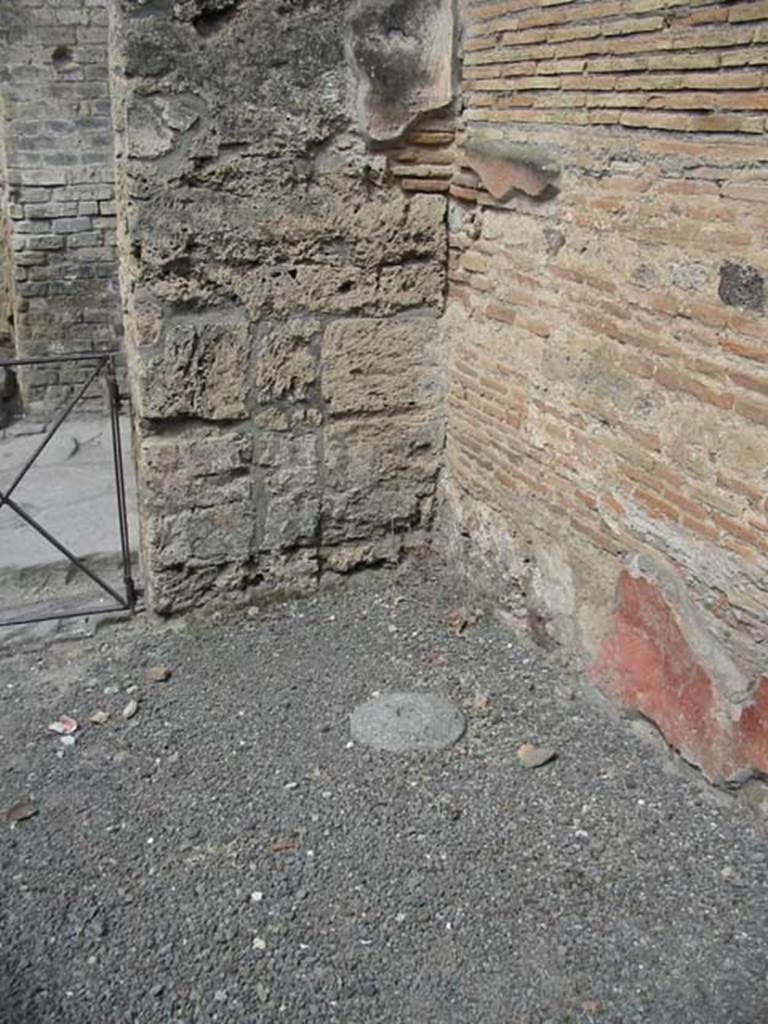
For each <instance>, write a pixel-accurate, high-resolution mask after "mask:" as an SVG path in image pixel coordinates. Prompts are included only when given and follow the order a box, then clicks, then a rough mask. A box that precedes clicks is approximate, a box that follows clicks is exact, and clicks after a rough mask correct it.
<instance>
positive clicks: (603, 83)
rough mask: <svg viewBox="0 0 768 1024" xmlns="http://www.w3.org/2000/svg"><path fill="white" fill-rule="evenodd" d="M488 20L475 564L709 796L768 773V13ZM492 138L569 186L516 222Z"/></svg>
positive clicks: (467, 402) (468, 485)
mask: <svg viewBox="0 0 768 1024" xmlns="http://www.w3.org/2000/svg"><path fill="white" fill-rule="evenodd" d="M463 7H464V17H465V36H464V58H463V79H462V84H463V96H464V114H463V122H464V123H463V133H462V131H460V133H459V136H458V139H457V143H458V154H459V156H458V167H457V171H456V173H455V174H454V176H453V180H452V183H451V186H450V195H451V197H452V199H451V209H450V223H451V252H450V267H451V273H450V280H451V284H450V289H449V306H448V324H449V339H450V344H449V383H450V398H449V415H448V460H447V485H446V487H447V494H448V498H449V501H448V505H449V507H450V508H452V509H453V516H452V526H451V527H450V528H449V530H448V536H449V539H450V543H451V544H452V546H453V548H454V549H455V550H459V549H461V551H462V553H463V556H464V557H465V558H466V559H468V561H469V563H470V564H471V565H472V566H474V571H475V572H476V573H477V572H478V571H479V572H481V573H482V576H481V577H480V578H482V579H484V580H487V581H489V586H492V589H493V591H494V593H495V595H496V597H497V598H499V599H500V601H501V602H502V604H503V605H504V607H506V608H507V610H508V611H509V612H510V614H512V615H514V616H515V617H516V618H518V619H523V620H525V621H527V622H528V624H529V625H530V626H531V627H532V628H533V629H534V631H535V632H536V634H537V635H538V636H539V637H540V639H542V640H543V641H544V642H547V643H552V644H561V645H564V646H565V649H566V650H569V651H571V652H573V654H574V657H575V658H576V659H577V661H578V662H579V664H580V665H581V666H582V667H583V668H585V669H586V670H588V671H589V672H590V673H591V675H592V678H593V679H594V681H595V682H596V683H597V684H598V685H599V686H601V687H602V688H603V689H604V690H605V691H606V692H608V693H609V694H610V695H611V696H612V697H613V698H614V699H615V700H616V701H617V702H619V703H620V704H621V705H623V706H625V707H627V708H631V709H635V710H637V711H640V712H641V713H643V714H645V715H647V716H648V717H650V718H653V719H654V720H655V721H656V722H657V724H658V725H659V726H660V728H661V729H662V731H663V732H664V733H665V735H666V736H667V738H668V740H669V742H670V743H671V744H672V745H673V746H675V747H676V748H678V749H680V750H682V752H683V753H684V755H685V756H686V757H688V758H689V759H690V760H692V761H694V762H695V763H697V764H699V765H701V766H702V767H703V768H704V769H705V771H706V772H707V774H708V775H709V776H710V777H711V778H720V777H724V776H727V777H737V776H739V775H743V774H748V773H749V771H750V770H752V769H759V770H761V771H768V710H767V711H766V717H765V719H764V718H763V717H762V713H761V710H760V708H761V706H762V705H761V700H762V704H766V703H768V701H766V699H765V697H766V696H768V694H765V695H764V694H763V691H761V690H759V685H760V680H761V679H763V677H764V676H765V674H766V672H768V515H767V513H768V503H767V501H766V492H767V490H768V367H767V366H766V363H767V362H768V318H767V316H766V312H767V310H768V294H766V291H768V286H766V284H765V278H766V277H767V276H768V163H766V161H767V160H768V139H767V138H766V129H767V128H768V88H767V87H766V86H768V2H765V0H751V2H747V3H733V2H711V0H688V2H678V0H594V2H593V0H566V2H559V3H558V2H552V0H539V2H531V0H506V2H499V3H477V2H472V0H465V2H464V5H463ZM478 131H481V132H482V133H483V135H484V136H485V137H486V138H488V137H491V138H496V139H498V140H499V143H500V144H503V145H515V146H517V147H523V150H522V151H523V152H526V149H525V147H534V148H535V151H536V153H537V154H539V156H540V155H541V154H542V153H544V154H545V155H546V158H547V160H548V162H551V163H552V164H554V165H557V166H558V167H559V177H557V179H556V180H555V182H554V183H553V185H552V186H550V187H549V188H548V189H547V190H546V191H545V192H544V193H543V194H542V195H541V196H539V197H537V198H531V197H529V196H527V195H525V194H523V193H521V192H515V193H513V194H512V195H511V197H510V198H508V199H507V200H506V201H505V202H499V201H496V200H494V199H493V198H492V197H491V196H490V195H489V193H488V192H487V191H485V190H484V188H483V183H482V181H481V180H480V178H479V177H478V176H477V175H476V174H475V173H474V172H473V171H471V170H470V169H469V168H468V166H466V165H464V166H461V165H462V157H461V154H462V142H463V141H466V140H467V139H468V138H470V137H472V136H473V135H475V134H476V133H477V132H478ZM764 682H765V686H766V689H768V680H764ZM745 731H746V732H748V734H749V741H748V742H747V741H745V740H744V739H743V734H745Z"/></svg>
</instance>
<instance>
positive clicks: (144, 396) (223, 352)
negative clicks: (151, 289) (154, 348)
mask: <svg viewBox="0 0 768 1024" xmlns="http://www.w3.org/2000/svg"><path fill="white" fill-rule="evenodd" d="M248 369H249V339H248V328H247V325H246V324H244V323H236V322H232V323H227V322H226V321H225V322H223V323H216V322H200V323H194V322H192V323H177V324H173V325H172V326H170V327H169V328H168V329H167V331H166V335H165V339H164V343H163V347H162V350H161V352H160V353H159V354H158V355H156V356H150V355H149V353H148V352H147V351H146V350H145V351H143V352H142V362H141V370H140V374H139V380H138V384H139V390H138V395H139V414H140V415H141V416H143V417H146V418H147V419H171V418H173V417H177V416H189V417H196V418H200V419H205V420H234V419H243V418H244V417H245V416H246V415H247V411H248V395H249V381H248Z"/></svg>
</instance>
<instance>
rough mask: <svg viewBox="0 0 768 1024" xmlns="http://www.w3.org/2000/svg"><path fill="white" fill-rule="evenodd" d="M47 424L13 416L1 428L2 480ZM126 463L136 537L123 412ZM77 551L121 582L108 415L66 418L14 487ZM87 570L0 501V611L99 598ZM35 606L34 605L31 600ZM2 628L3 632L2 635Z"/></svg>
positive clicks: (3, 484) (3, 483)
mask: <svg viewBox="0 0 768 1024" xmlns="http://www.w3.org/2000/svg"><path fill="white" fill-rule="evenodd" d="M44 431H45V425H44V424H40V423H33V422H29V421H25V420H17V421H15V422H14V423H13V424H12V425H11V426H10V427H8V428H7V429H5V430H3V431H0V488H2V489H5V488H7V486H8V485H9V484H10V483H11V481H12V480H13V479H14V478H15V476H16V473H17V472H18V471H19V469H20V468H21V467H22V466H23V465H24V462H25V461H26V460H27V458H28V457H29V456H30V455H31V454H32V453H33V452H34V450H35V448H36V447H37V446H38V445H39V444H40V442H41V440H42V439H43V437H44ZM121 432H122V439H123V464H124V469H125V477H126V492H127V493H126V497H127V502H128V525H129V533H130V536H131V540H132V547H133V548H134V549H135V548H136V546H137V542H138V514H137V505H136V484H135V478H134V471H133V463H132V459H131V454H130V424H129V422H128V420H127V419H125V418H124V419H123V421H122V424H121ZM13 497H14V499H15V500H16V501H18V502H19V504H20V505H22V507H23V508H24V509H25V510H26V511H28V512H29V513H30V514H31V515H32V516H34V517H35V519H36V520H37V521H39V522H40V523H41V524H42V525H43V526H44V527H45V528H46V529H48V530H49V531H50V532H51V533H52V534H53V535H54V536H55V537H57V538H58V539H59V540H60V541H61V542H62V543H63V544H64V545H65V546H66V547H68V548H69V549H70V550H71V551H73V552H74V553H75V554H76V555H77V556H78V557H82V558H83V559H84V560H85V561H86V562H87V563H88V564H89V565H91V566H92V567H93V568H95V569H96V570H97V571H99V572H101V573H103V574H105V575H106V578H107V581H108V582H109V583H110V584H111V585H112V586H115V585H117V587H119V586H120V585H121V578H122V572H121V568H120V565H121V563H120V534H119V527H118V520H117V498H116V492H115V475H114V468H113V461H112V441H111V434H110V426H109V422H108V420H107V419H106V418H105V417H90V418H80V419H77V418H73V419H67V420H65V422H64V423H63V424H62V426H61V427H60V428H59V430H58V431H57V432H56V434H55V435H54V436H53V438H52V439H51V441H50V442H49V444H48V445H47V447H46V448H45V449H44V451H43V452H42V454H41V455H40V456H39V459H38V460H36V461H35V463H34V464H33V466H32V467H31V469H30V470H29V472H28V474H27V475H26V476H25V477H24V479H23V480H22V482H21V483H20V484H19V486H18V488H17V490H16V491H15V492H14V495H13ZM103 600H104V595H103V593H102V592H101V591H100V589H99V588H98V587H97V586H96V585H95V584H93V583H92V582H91V581H90V580H88V578H87V577H86V576H85V575H84V574H82V573H80V572H79V570H77V569H76V568H75V567H74V566H72V565H71V563H70V562H68V561H67V560H66V559H65V558H64V556H63V555H62V554H61V553H60V552H59V551H58V550H57V549H56V548H55V547H53V546H52V545H51V544H50V543H49V542H48V541H46V540H45V539H44V538H43V537H41V536H40V535H39V534H38V533H37V532H36V531H35V530H33V529H32V527H30V526H29V525H28V524H27V523H25V522H24V521H23V520H22V519H21V518H20V517H19V516H18V515H17V514H16V513H15V512H13V511H12V510H11V509H10V508H8V507H7V506H5V507H3V508H0V618H2V619H4V618H7V617H9V616H10V613H11V611H20V610H21V609H24V608H26V609H28V610H29V612H30V614H33V613H35V612H37V613H38V614H40V613H41V610H42V609H43V608H44V607H47V606H48V605H50V604H53V605H55V604H56V603H57V602H60V603H61V605H62V607H63V606H64V605H73V604H76V603H77V602H80V601H84V602H85V603H86V604H88V605H98V604H99V603H103ZM32 606H35V607H32ZM3 639H4V635H0V642H2V641H3Z"/></svg>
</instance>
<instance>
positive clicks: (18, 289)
mask: <svg viewBox="0 0 768 1024" xmlns="http://www.w3.org/2000/svg"><path fill="white" fill-rule="evenodd" d="M107 22H108V16H107V2H106V0H96V2H94V0H45V2H41V0H16V2H14V3H13V4H6V5H5V7H4V10H3V24H2V26H0V96H1V97H2V101H3V109H4V118H5V150H6V168H7V173H6V183H5V193H6V210H7V214H8V217H9V220H10V249H11V252H12V257H13V258H12V263H11V267H10V274H11V276H12V279H13V289H12V294H13V299H14V309H13V320H14V331H15V339H16V347H17V350H18V353H19V355H22V356H35V355H55V354H63V353H71V352H77V351H91V350H104V349H114V348H116V347H118V345H119V342H120V336H121V319H122V318H121V315H120V308H119V292H118V287H117V268H116V256H115V208H114V169H113V163H114V161H113V152H112V132H111V111H110V100H109V84H108V72H107V63H108V62H107V31H108V25H107ZM81 372H82V371H81V370H79V369H77V368H69V369H61V370H46V371H45V372H42V371H41V372H39V373H37V372H36V373H34V374H27V375H25V377H24V378H23V388H24V393H25V394H24V397H25V403H26V405H27V407H28V409H30V408H31V409H37V408H42V409H44V408H45V407H46V406H47V405H49V404H50V403H51V402H53V401H58V400H59V399H60V398H61V397H62V389H65V390H66V389H68V388H69V387H70V386H71V385H73V384H75V383H76V381H77V380H78V378H79V377H80V374H81Z"/></svg>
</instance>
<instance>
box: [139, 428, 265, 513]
mask: <svg viewBox="0 0 768 1024" xmlns="http://www.w3.org/2000/svg"><path fill="white" fill-rule="evenodd" d="M136 448H137V457H138V459H139V460H140V462H141V466H142V474H143V478H144V481H145V488H144V490H143V492H142V498H143V501H144V515H145V517H150V516H158V515H160V516H161V515H168V514H174V513H177V512H181V511H183V510H185V509H186V510H191V509H196V508H205V507H207V506H210V505H229V504H232V503H234V502H241V503H248V502H249V501H250V494H251V487H252V482H251V464H252V459H253V439H252V438H251V436H250V435H249V434H247V433H244V432H243V431H241V430H229V429H225V430H221V431H217V432H215V433H213V432H211V433H202V434H201V432H200V431H193V432H192V433H191V434H190V435H189V436H188V437H185V436H182V437H165V436H163V435H161V436H159V437H154V436H151V435H150V436H148V437H144V438H141V439H139V441H138V443H137V445H136Z"/></svg>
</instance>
